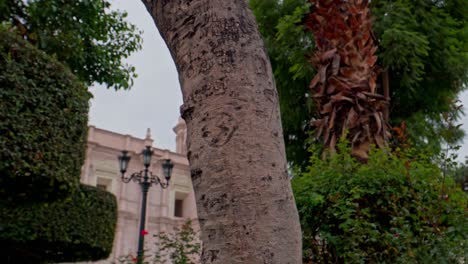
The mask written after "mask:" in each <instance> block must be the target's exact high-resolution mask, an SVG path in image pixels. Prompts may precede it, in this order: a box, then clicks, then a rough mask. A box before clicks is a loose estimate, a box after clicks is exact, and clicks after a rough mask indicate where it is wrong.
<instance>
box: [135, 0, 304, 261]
mask: <svg viewBox="0 0 468 264" xmlns="http://www.w3.org/2000/svg"><path fill="white" fill-rule="evenodd" d="M142 1H143V2H144V3H145V5H146V7H147V9H148V11H149V12H150V14H151V15H152V17H153V19H154V21H155V23H156V26H157V27H158V29H159V31H160V33H161V35H162V36H163V38H164V39H165V41H166V43H167V45H168V47H169V50H170V52H171V54H172V57H173V59H174V61H175V64H176V66H177V70H178V72H179V80H180V83H181V87H182V94H183V100H184V105H183V106H182V107H181V115H182V117H183V118H184V119H185V122H186V123H187V130H188V142H187V144H188V154H187V155H188V159H189V161H190V167H191V176H192V181H193V186H194V189H195V195H196V198H197V210H198V217H199V221H200V226H201V239H202V241H203V252H202V257H201V259H202V263H222V264H227V263H249V264H250V263H252V264H257V263H277V264H286V263H301V257H302V256H301V231H300V225H299V218H298V214H297V210H296V206H295V203H294V198H293V195H292V191H291V187H290V183H289V179H288V172H287V164H286V159H285V149H284V142H283V133H282V128H281V122H280V114H279V106H278V96H277V92H276V88H275V84H274V80H273V74H272V70H271V66H270V63H269V60H268V58H267V55H266V52H265V50H264V47H263V42H262V40H261V37H260V35H259V33H258V30H257V26H256V23H255V19H254V17H253V15H252V13H251V12H250V10H249V9H248V7H247V1H245V0H230V1H222V0H192V1H188V0H159V1H157V0H142Z"/></svg>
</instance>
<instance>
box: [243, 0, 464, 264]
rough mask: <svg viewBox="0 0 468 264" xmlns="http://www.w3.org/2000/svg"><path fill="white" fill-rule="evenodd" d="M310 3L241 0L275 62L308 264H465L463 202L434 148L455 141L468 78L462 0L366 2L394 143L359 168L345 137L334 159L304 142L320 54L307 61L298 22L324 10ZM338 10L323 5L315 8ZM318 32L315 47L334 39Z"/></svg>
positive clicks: (311, 140)
mask: <svg viewBox="0 0 468 264" xmlns="http://www.w3.org/2000/svg"><path fill="white" fill-rule="evenodd" d="M317 1H318V0H317ZM317 1H307V0H284V1H279V0H250V1H249V2H250V5H251V7H252V8H253V10H254V14H255V16H256V18H257V21H258V24H259V27H260V31H261V32H262V34H263V37H264V39H265V42H266V46H267V50H268V53H269V55H270V59H271V61H272V66H273V70H274V74H275V78H276V84H277V88H278V91H279V96H280V104H281V113H282V122H283V126H284V132H285V141H286V144H287V155H288V161H289V162H290V163H291V164H292V165H294V166H293V167H294V168H296V169H295V170H294V172H295V175H296V176H295V178H294V179H293V189H294V192H295V198H296V202H297V206H298V210H299V213H300V217H301V226H302V229H303V235H304V236H303V244H304V262H306V263H458V262H459V261H463V260H465V259H467V258H468V255H467V254H466V252H468V245H467V244H466V242H467V235H466V234H467V231H468V230H467V224H466V219H467V216H468V215H467V211H466V208H467V196H466V194H465V193H463V192H462V191H461V188H460V183H459V185H457V184H455V183H454V182H453V179H452V178H450V177H449V175H448V174H447V173H448V171H447V164H448V163H451V162H452V161H453V160H452V159H449V158H448V152H450V151H443V152H441V150H442V149H444V150H450V149H453V148H454V146H455V145H456V144H457V142H458V141H459V140H460V139H461V138H462V137H463V131H462V130H461V129H460V126H458V125H457V124H456V123H457V121H458V118H459V117H460V114H461V111H460V110H461V107H460V106H459V104H458V102H457V96H458V94H459V92H460V91H462V90H464V89H465V88H466V84H467V79H468V46H467V43H468V35H467V24H466V21H467V15H468V6H467V5H466V3H465V1H462V0H450V1H425V0H420V1H419V0H417V1H410V0H397V1H389V0H378V1H369V2H370V8H371V11H372V12H371V13H372V15H373V30H374V34H373V36H372V39H373V41H374V42H375V43H376V44H377V45H378V46H379V47H378V50H377V56H378V61H377V65H378V69H379V71H380V72H381V74H379V77H378V79H377V86H376V88H377V93H378V94H382V95H383V92H384V91H383V90H384V89H383V88H384V76H388V80H389V88H390V89H389V90H390V99H391V101H390V108H389V114H390V116H389V120H388V121H389V123H390V125H391V127H393V128H392V131H393V132H394V136H393V138H392V141H391V142H390V146H391V147H392V149H387V148H384V149H383V150H379V151H376V150H374V151H372V152H371V154H370V156H369V160H368V161H367V163H361V162H362V160H361V162H358V161H357V160H355V159H354V158H353V157H352V156H351V147H350V146H347V144H346V143H344V141H343V142H341V143H340V144H339V146H338V147H337V152H336V153H335V154H332V155H322V154H323V149H324V144H323V143H327V142H326V141H325V142H320V139H321V138H318V137H315V136H314V135H312V132H314V126H313V125H312V124H313V123H314V121H315V120H317V119H318V118H319V117H320V116H319V114H318V110H319V109H317V108H318V107H317V106H316V105H315V104H314V103H313V102H312V100H311V98H312V97H313V96H316V94H315V93H314V92H315V91H311V89H310V88H312V87H314V86H315V85H316V83H314V82H312V87H309V84H310V83H311V79H312V77H313V76H315V71H316V70H315V69H313V68H312V65H313V64H316V63H311V62H316V61H317V60H319V59H320V57H314V55H313V54H314V51H315V50H316V47H315V39H314V37H317V36H313V35H312V34H307V33H306V32H305V30H304V29H305V27H304V23H305V22H306V20H305V17H306V16H307V15H308V14H310V13H313V12H316V11H317V12H318V13H320V12H322V14H319V16H321V17H322V18H323V16H322V15H324V14H326V12H327V10H325V9H323V10H315V9H314V8H315V7H314V4H315V3H316V2H317ZM309 2H310V3H309ZM344 2H346V1H343V2H340V1H338V2H336V1H334V2H330V1H321V3H323V5H322V7H323V6H326V5H339V4H343V3H344ZM364 2H365V1H364ZM366 3H367V2H366ZM366 8H367V7H366ZM330 9H332V7H331V8H330ZM355 11H356V10H354V11H353V12H355ZM361 11H362V10H361ZM366 12H367V11H366ZM345 15H346V14H345ZM325 16H326V15H325ZM327 19H335V20H334V21H335V22H336V18H333V17H327ZM318 21H320V17H319V18H318ZM330 23H332V22H330ZM325 24H327V23H325ZM309 26H311V27H313V26H314V25H313V24H312V25H309ZM340 29H342V28H340ZM317 30H318V31H319V32H320V30H321V28H318V29H317ZM322 33H324V34H322V35H320V36H318V37H319V38H321V39H319V41H320V42H322V43H323V42H324V41H326V40H325V38H327V39H328V40H330V36H335V35H336V32H334V29H333V28H329V30H328V31H327V32H322ZM353 36H355V35H353ZM338 37H339V36H338ZM319 48H320V47H319ZM326 51H327V50H324V52H326ZM327 54H328V53H327ZM340 55H341V54H340ZM341 59H343V58H341ZM330 63H331V61H330ZM324 65H325V67H322V68H325V69H327V67H326V64H324ZM319 68H320V67H319ZM324 73H325V71H324ZM322 96H323V95H322ZM325 100H326V98H325ZM371 110H372V109H371ZM374 110H378V109H374ZM322 112H323V110H322ZM336 113H337V115H338V114H340V113H338V111H337V112H336ZM341 114H348V112H345V113H341ZM336 118H343V116H340V117H336ZM348 133H349V131H348ZM411 146H412V148H411ZM399 147H401V148H403V150H402V149H400V148H399ZM310 150H313V151H310ZM440 168H441V169H442V170H441V169H440ZM457 179H458V178H457ZM459 181H461V180H459Z"/></svg>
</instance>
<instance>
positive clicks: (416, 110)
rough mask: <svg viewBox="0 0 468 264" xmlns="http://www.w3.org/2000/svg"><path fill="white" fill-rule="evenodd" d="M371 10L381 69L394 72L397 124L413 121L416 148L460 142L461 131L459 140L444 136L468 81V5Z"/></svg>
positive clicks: (380, 4)
mask: <svg viewBox="0 0 468 264" xmlns="http://www.w3.org/2000/svg"><path fill="white" fill-rule="evenodd" d="M371 6H372V13H373V15H374V17H375V18H376V19H375V22H374V30H375V32H376V35H377V38H378V39H379V41H380V44H379V45H380V49H379V53H378V56H379V59H380V64H381V65H382V67H383V68H388V69H389V75H390V91H391V97H392V102H391V104H392V105H391V121H392V124H393V125H398V124H399V123H400V122H401V121H402V120H407V121H408V122H407V126H408V131H409V132H410V137H411V138H412V140H413V143H415V145H416V146H418V147H422V146H428V147H430V148H431V150H432V151H433V152H437V151H440V149H441V148H440V145H441V144H442V143H443V142H444V141H446V140H455V141H457V140H460V139H461V138H462V137H463V135H464V134H463V132H462V130H461V129H460V128H457V129H456V130H458V132H456V133H455V134H454V135H455V136H456V137H452V138H450V139H447V138H445V137H444V136H445V134H446V127H445V126H444V124H443V123H444V118H443V116H442V113H450V112H452V113H453V114H454V115H455V116H456V119H455V120H454V121H456V120H458V118H459V116H460V108H458V107H456V106H455V101H456V98H457V95H458V93H459V92H460V91H462V90H464V89H466V84H467V82H468V45H467V43H468V26H467V24H466V21H467V18H468V17H467V16H468V6H467V5H466V1H464V0H449V1H425V0H398V1H388V0H376V1H372V2H371ZM434 135H437V136H436V137H434Z"/></svg>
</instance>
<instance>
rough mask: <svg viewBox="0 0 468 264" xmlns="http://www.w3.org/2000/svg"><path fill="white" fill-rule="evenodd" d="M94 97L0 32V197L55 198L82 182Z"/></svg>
mask: <svg viewBox="0 0 468 264" xmlns="http://www.w3.org/2000/svg"><path fill="white" fill-rule="evenodd" d="M90 97H91V95H90V93H89V92H88V91H87V89H86V87H84V86H83V85H82V84H81V82H79V81H78V80H77V79H76V77H74V76H73V75H72V74H71V73H70V71H69V70H68V69H67V68H66V67H64V66H63V65H62V64H60V63H58V62H57V61H56V60H54V59H51V58H50V57H49V56H48V55H46V54H45V53H44V52H42V51H39V50H38V49H36V48H34V47H33V46H31V45H30V44H28V43H27V42H26V41H24V40H22V39H21V38H20V37H18V36H17V35H15V34H12V33H8V32H5V31H1V30H0V102H1V104H0V135H2V136H1V137H0V160H1V162H0V175H1V176H0V197H1V198H0V199H1V200H2V202H5V201H14V202H15V203H18V202H20V201H23V200H26V199H28V200H29V201H38V200H54V199H56V198H59V197H64V196H68V195H69V193H70V192H71V191H73V190H74V189H75V188H76V187H77V186H78V182H79V177H80V173H81V165H82V162H83V160H84V150H85V146H86V135H87V121H88V109H89V103H88V100H89V99H90Z"/></svg>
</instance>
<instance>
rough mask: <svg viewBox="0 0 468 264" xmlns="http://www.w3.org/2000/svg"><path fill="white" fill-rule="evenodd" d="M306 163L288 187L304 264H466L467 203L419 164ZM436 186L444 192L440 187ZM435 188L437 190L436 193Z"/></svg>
mask: <svg viewBox="0 0 468 264" xmlns="http://www.w3.org/2000/svg"><path fill="white" fill-rule="evenodd" d="M339 149H340V154H336V155H331V156H329V157H327V158H325V159H323V160H322V159H319V158H317V157H315V156H313V157H312V158H311V161H310V166H309V167H308V171H307V172H306V173H303V174H302V175H300V176H298V177H296V178H295V179H294V180H293V188H294V193H295V197H296V202H297V206H298V210H299V214H300V217H301V225H302V229H303V244H304V252H305V256H304V258H305V259H304V262H306V263H310V262H313V263H317V262H318V263H458V262H459V261H460V260H463V259H464V258H466V257H467V255H466V254H467V252H468V247H467V241H466V238H467V237H466V234H467V231H468V230H467V224H466V217H467V211H466V206H467V196H466V194H464V193H463V192H461V190H460V189H459V188H458V187H457V186H456V185H455V184H454V183H453V182H452V181H450V179H447V180H446V181H445V183H444V184H443V183H442V176H441V173H440V171H439V169H438V168H437V167H436V166H434V165H433V164H431V162H430V161H429V160H428V159H425V158H424V157H421V156H419V157H415V156H413V155H411V154H410V153H406V154H402V153H399V154H398V155H397V154H388V153H385V151H381V150H380V151H374V152H372V153H371V155H370V158H369V161H368V163H367V164H361V163H358V162H357V161H355V160H354V159H353V158H352V157H351V155H350V154H349V153H350V151H349V148H348V147H347V146H346V144H343V143H341V145H340V147H339ZM442 186H444V187H442ZM442 188H443V189H442Z"/></svg>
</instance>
